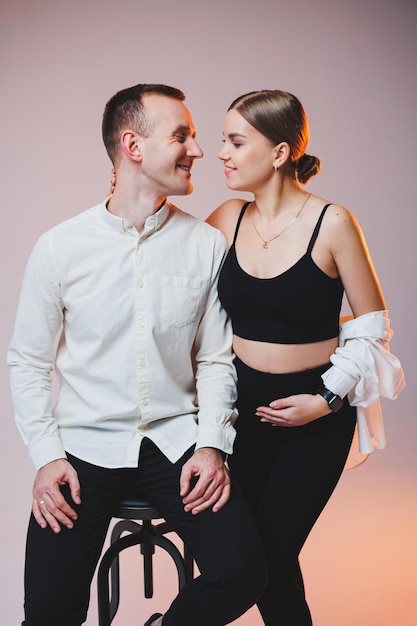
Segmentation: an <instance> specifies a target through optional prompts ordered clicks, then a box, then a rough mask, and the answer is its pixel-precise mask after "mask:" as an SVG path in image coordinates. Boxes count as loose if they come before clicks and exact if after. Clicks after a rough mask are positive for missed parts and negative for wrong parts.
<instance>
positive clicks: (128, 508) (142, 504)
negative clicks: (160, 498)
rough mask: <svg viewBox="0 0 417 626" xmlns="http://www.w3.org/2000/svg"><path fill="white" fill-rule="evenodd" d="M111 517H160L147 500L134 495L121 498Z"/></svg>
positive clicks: (142, 518)
mask: <svg viewBox="0 0 417 626" xmlns="http://www.w3.org/2000/svg"><path fill="white" fill-rule="evenodd" d="M113 517H118V518H120V519H141V520H145V519H146V520H149V519H161V515H160V513H159V511H158V510H157V509H155V508H154V507H153V506H151V505H150V504H149V502H147V501H146V500H140V499H139V498H134V497H128V498H123V500H122V501H121V502H120V503H119V505H118V506H117V509H116V510H115V512H114V513H113Z"/></svg>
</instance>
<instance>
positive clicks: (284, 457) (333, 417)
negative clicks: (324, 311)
mask: <svg viewBox="0 0 417 626" xmlns="http://www.w3.org/2000/svg"><path fill="white" fill-rule="evenodd" d="M235 364H236V368H237V372H238V398H239V400H238V409H239V418H238V420H237V422H236V429H237V438H236V442H235V447H234V453H233V455H232V456H231V457H230V460H229V463H230V467H231V471H232V475H233V477H234V478H236V479H237V482H238V483H239V484H240V487H241V490H242V491H243V494H244V496H245V497H246V499H247V502H248V503H249V506H250V508H251V510H252V512H253V514H254V516H255V519H256V522H257V525H258V529H259V531H260V534H261V537H262V539H263V542H264V546H265V551H266V555H267V562H268V571H269V583H268V585H267V587H266V590H265V592H264V593H263V595H262V596H261V598H260V600H259V601H258V608H259V610H260V612H261V615H262V617H263V620H264V623H265V624H266V625H267V626H311V624H312V621H311V615H310V611H309V608H308V606H307V603H306V600H305V594H304V585H303V579H302V575H301V571H300V567H299V561H298V557H299V553H300V551H301V548H302V546H303V544H304V542H305V540H306V539H307V537H308V534H309V532H310V530H311V529H312V527H313V525H314V523H315V522H316V520H317V518H318V517H319V515H320V513H321V511H322V510H323V508H324V507H325V505H326V503H327V501H328V499H329V498H330V496H331V494H332V492H333V490H334V488H335V486H336V484H337V482H338V480H339V478H340V475H341V473H342V471H343V467H344V465H345V462H346V459H347V456H348V452H349V449H350V445H351V442H352V438H353V433H354V429H355V423H356V410H355V409H354V408H353V407H350V406H349V404H348V403H347V401H345V403H344V406H343V408H342V409H341V410H340V411H339V412H338V413H337V414H333V413H330V414H329V415H326V416H324V417H321V418H319V419H318V420H315V421H313V422H311V423H309V424H307V425H305V426H298V427H293V428H291V427H288V428H286V427H284V428H283V427H277V426H272V425H271V424H268V423H264V422H260V420H259V418H258V417H256V415H255V410H256V408H257V407H258V406H261V405H262V406H267V405H268V404H269V403H270V402H271V401H272V400H276V399H278V398H283V397H286V396H289V395H293V394H298V393H316V392H317V389H318V388H319V387H320V385H322V380H321V374H322V373H323V372H324V371H325V370H326V369H327V368H328V367H329V364H326V365H323V366H322V367H317V368H314V369H310V370H305V371H301V372H296V373H291V374H267V373H263V372H259V371H257V370H253V369H251V368H250V367H248V366H247V365H245V364H244V363H243V362H242V361H240V359H238V358H236V361H235Z"/></svg>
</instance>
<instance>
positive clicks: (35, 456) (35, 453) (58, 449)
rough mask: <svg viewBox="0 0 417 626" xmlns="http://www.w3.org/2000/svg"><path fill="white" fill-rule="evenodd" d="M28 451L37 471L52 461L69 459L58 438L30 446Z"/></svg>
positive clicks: (46, 438)
mask: <svg viewBox="0 0 417 626" xmlns="http://www.w3.org/2000/svg"><path fill="white" fill-rule="evenodd" d="M28 451H29V455H30V458H31V459H32V462H33V464H34V466H35V469H36V471H38V470H39V469H40V468H41V467H43V466H44V465H46V464H47V463H50V462H51V461H56V460H57V459H66V458H67V455H66V453H65V450H64V448H63V446H62V442H61V439H60V438H59V437H56V436H55V437H44V438H43V439H40V440H39V441H37V442H36V443H34V444H32V445H31V446H29V448H28Z"/></svg>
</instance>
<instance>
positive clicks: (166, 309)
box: [161, 276, 201, 327]
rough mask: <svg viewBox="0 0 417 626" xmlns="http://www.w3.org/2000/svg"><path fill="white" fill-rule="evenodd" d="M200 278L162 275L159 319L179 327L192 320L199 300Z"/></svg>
mask: <svg viewBox="0 0 417 626" xmlns="http://www.w3.org/2000/svg"><path fill="white" fill-rule="evenodd" d="M200 291H201V280H199V279H198V278H184V277H182V276H163V279H162V293H161V319H162V320H163V321H164V322H167V323H168V324H171V325H173V326H177V327H181V326H186V325H187V324H191V323H192V322H194V320H195V318H196V315H197V311H198V305H199V302H200Z"/></svg>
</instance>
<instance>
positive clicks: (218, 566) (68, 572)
mask: <svg viewBox="0 0 417 626" xmlns="http://www.w3.org/2000/svg"><path fill="white" fill-rule="evenodd" d="M191 454H192V450H189V451H188V452H187V453H186V454H185V455H184V457H183V458H182V459H180V460H179V461H178V462H177V463H171V462H170V461H169V460H168V459H167V458H166V457H165V456H164V455H163V454H162V452H160V450H158V448H157V447H156V446H155V445H154V444H153V443H152V442H151V441H150V440H149V439H145V440H144V441H143V443H142V447H141V452H140V461H139V467H138V468H133V469H106V468H103V467H97V466H95V465H91V464H89V463H86V462H85V461H82V460H80V459H77V458H75V457H72V456H70V455H69V461H70V462H71V463H72V465H73V466H74V467H75V469H76V470H77V472H78V476H79V479H80V484H81V498H82V503H81V505H80V506H79V507H76V508H77V512H78V520H77V521H76V522H75V524H74V528H73V529H72V530H68V529H66V528H63V529H62V530H61V532H60V533H59V534H58V535H55V534H54V533H53V532H52V530H51V529H49V528H48V529H45V530H43V529H42V528H40V526H39V525H38V524H37V523H36V521H35V520H34V518H33V516H32V517H31V521H30V525H29V531H28V539H27V550H26V569H25V592H26V593H25V622H24V625H25V626H80V624H82V623H84V621H85V619H86V615H87V608H88V603H89V594H90V584H91V580H92V578H93V574H94V570H95V567H96V564H97V561H98V559H99V557H100V553H101V550H102V547H103V542H104V539H105V536H106V532H107V528H108V525H109V521H110V519H111V516H112V512H113V511H114V509H115V506H116V504H117V502H119V501H120V499H121V498H122V497H123V495H126V494H131V495H137V496H138V497H140V498H143V499H145V500H148V501H149V502H150V503H151V504H152V505H154V506H155V507H156V508H157V509H158V510H159V511H160V512H161V513H162V515H163V516H164V517H165V519H166V520H167V521H168V522H169V523H170V525H171V527H172V528H174V529H175V530H176V531H177V533H178V534H179V535H180V536H181V537H182V539H183V540H184V541H185V542H186V543H187V547H188V549H189V550H190V552H191V554H192V555H193V556H194V558H195V560H196V562H197V565H198V567H199V570H200V572H201V575H200V576H198V577H197V578H195V579H194V580H193V581H192V582H191V583H190V584H189V585H187V586H186V587H185V588H184V589H183V590H182V591H181V593H180V594H179V595H178V596H177V597H176V599H175V600H174V602H173V603H172V604H171V606H170V607H169V609H168V610H167V611H166V613H165V616H164V620H163V623H164V626H196V625H197V624H198V625H199V626H223V625H224V624H228V623H229V622H232V621H233V620H235V619H237V618H238V617H239V616H240V615H241V614H242V613H244V612H245V611H246V610H247V609H248V608H249V607H250V606H252V605H253V604H254V603H255V601H256V600H257V598H258V597H259V595H260V593H261V591H262V590H263V588H264V586H265V569H266V568H265V562H264V557H263V549H262V544H261V541H260V539H259V537H258V533H257V532H256V529H255V524H254V523H253V519H252V516H251V514H250V512H249V511H248V508H247V505H246V503H245V501H244V499H243V497H242V496H241V494H240V493H239V490H238V489H237V488H233V489H232V496H231V498H230V500H229V501H228V503H227V504H226V506H225V507H223V508H222V509H221V510H220V511H219V512H217V513H213V511H211V510H210V509H209V510H207V511H204V512H202V513H199V514H198V515H192V514H191V513H185V511H184V506H183V504H182V499H181V497H180V495H179V476H180V472H181V469H182V466H183V464H184V463H185V461H186V460H187V459H188V458H189V457H190V456H191ZM63 492H64V494H65V496H66V497H67V498H68V499H69V498H70V496H69V494H68V490H67V489H63ZM163 609H164V607H161V611H162V610H163ZM133 623H137V619H136V618H135V616H133V617H132V624H133Z"/></svg>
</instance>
